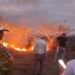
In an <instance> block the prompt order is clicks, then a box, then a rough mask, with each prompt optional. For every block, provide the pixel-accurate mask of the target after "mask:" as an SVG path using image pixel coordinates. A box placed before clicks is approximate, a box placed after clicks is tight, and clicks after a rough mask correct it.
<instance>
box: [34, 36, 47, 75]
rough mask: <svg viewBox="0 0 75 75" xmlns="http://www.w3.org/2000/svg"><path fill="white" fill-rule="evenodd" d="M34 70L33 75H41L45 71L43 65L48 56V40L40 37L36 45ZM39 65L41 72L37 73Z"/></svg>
mask: <svg viewBox="0 0 75 75" xmlns="http://www.w3.org/2000/svg"><path fill="white" fill-rule="evenodd" d="M33 53H34V68H33V75H41V73H42V70H43V63H44V60H45V57H46V54H47V48H46V40H45V37H43V36H40V37H39V38H38V39H37V40H36V41H35V43H34V50H33ZM38 63H39V64H40V66H39V71H38V72H37V67H38Z"/></svg>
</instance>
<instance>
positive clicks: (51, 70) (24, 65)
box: [11, 50, 59, 75]
mask: <svg viewBox="0 0 75 75" xmlns="http://www.w3.org/2000/svg"><path fill="white" fill-rule="evenodd" d="M11 52H12V54H13V55H14V57H15V61H14V62H13V64H12V72H11V75H33V74H32V69H33V54H32V52H18V51H14V50H12V51H11ZM54 57H55V52H50V53H48V55H47V58H46V60H45V62H44V68H43V73H42V75H59V74H58V70H59V69H58V66H57V63H56V62H55V59H54Z"/></svg>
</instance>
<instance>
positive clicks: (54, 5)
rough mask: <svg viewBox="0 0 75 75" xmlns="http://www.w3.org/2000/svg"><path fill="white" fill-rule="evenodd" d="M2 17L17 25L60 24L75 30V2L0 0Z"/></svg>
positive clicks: (74, 0)
mask: <svg viewBox="0 0 75 75" xmlns="http://www.w3.org/2000/svg"><path fill="white" fill-rule="evenodd" d="M0 16H3V17H4V18H5V19H6V20H8V21H10V22H13V23H15V24H17V25H31V26H36V25H43V24H49V23H51V22H59V23H66V24H69V26H70V27H72V28H74V29H75V25H74V24H75V0H0Z"/></svg>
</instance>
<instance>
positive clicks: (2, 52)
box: [0, 26, 14, 75]
mask: <svg viewBox="0 0 75 75" xmlns="http://www.w3.org/2000/svg"><path fill="white" fill-rule="evenodd" d="M5 31H6V32H8V30H7V29H3V27H2V26H0V40H2V38H3V36H4V32H5ZM13 61H14V57H13V56H12V55H11V54H10V53H9V52H8V49H7V48H6V47H4V46H3V45H2V44H0V75H7V74H9V73H8V72H9V70H10V68H9V66H10V63H12V62H13Z"/></svg>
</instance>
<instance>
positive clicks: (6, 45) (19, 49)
mask: <svg viewBox="0 0 75 75" xmlns="http://www.w3.org/2000/svg"><path fill="white" fill-rule="evenodd" d="M3 46H5V47H10V48H13V49H15V50H17V51H27V49H25V48H17V47H15V45H14V44H10V45H9V44H8V43H6V42H3Z"/></svg>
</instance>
